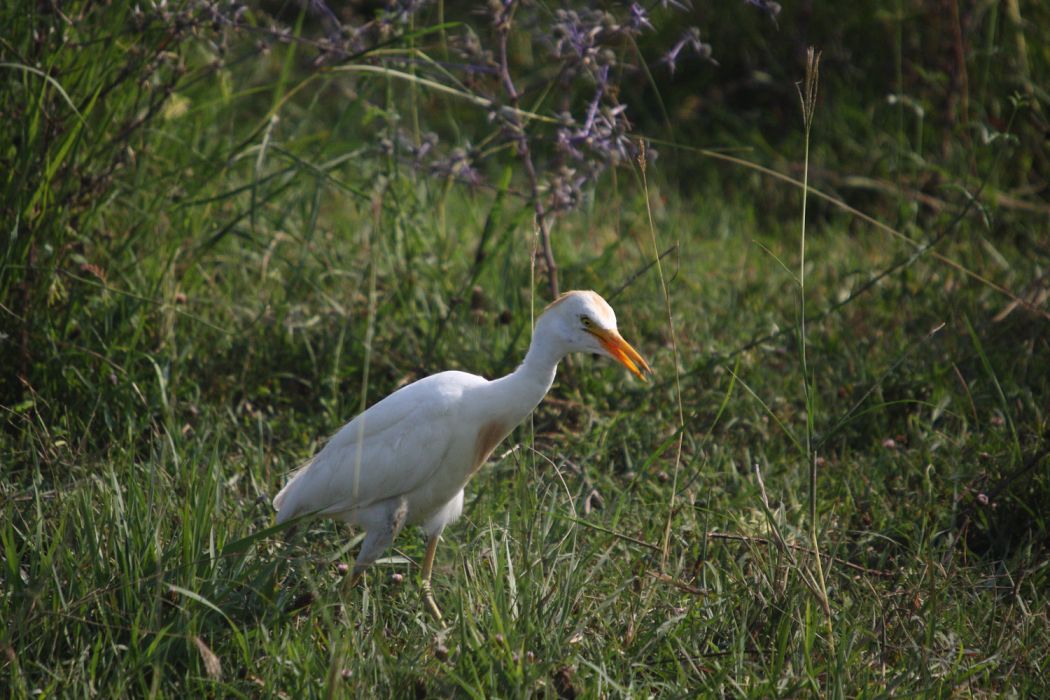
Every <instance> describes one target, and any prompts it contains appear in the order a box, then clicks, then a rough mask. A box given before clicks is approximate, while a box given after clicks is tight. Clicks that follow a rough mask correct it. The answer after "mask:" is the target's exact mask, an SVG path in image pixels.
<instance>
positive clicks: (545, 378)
mask: <svg viewBox="0 0 1050 700" xmlns="http://www.w3.org/2000/svg"><path fill="white" fill-rule="evenodd" d="M562 357H564V353H560V352H559V351H558V350H557V349H554V348H552V347H551V345H550V344H549V343H542V342H536V340H535V335H534V336H533V342H532V344H531V345H530V346H529V352H528V353H527V354H526V355H525V360H524V361H523V362H522V363H521V364H520V365H518V368H517V369H516V370H514V371H513V372H511V373H510V374H508V375H507V376H505V377H502V378H500V379H497V380H496V381H494V382H493V383H492V385H491V386H492V388H493V389H494V390H496V391H497V392H500V393H504V392H506V393H505V394H504V396H508V397H513V399H512V401H510V402H508V404H507V405H508V407H509V405H510V404H512V405H513V409H512V410H513V412H514V414H515V415H513V416H508V418H509V419H510V421H511V422H512V423H513V424H514V425H517V423H519V422H520V421H522V420H524V419H525V417H526V416H528V415H529V413H531V412H532V409H534V408H536V406H537V405H538V404H539V403H540V401H542V400H543V397H544V396H545V395H546V394H547V391H548V390H549V389H550V388H551V385H552V384H553V383H554V376H555V374H556V373H557V369H558V362H560V361H561V359H562Z"/></svg>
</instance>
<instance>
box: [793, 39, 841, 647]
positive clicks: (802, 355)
mask: <svg viewBox="0 0 1050 700" xmlns="http://www.w3.org/2000/svg"><path fill="white" fill-rule="evenodd" d="M819 80H820V53H819V52H818V51H816V50H815V49H813V48H812V47H810V48H809V50H808V51H807V52H806V76H805V79H804V80H803V82H802V85H801V86H799V97H800V98H801V101H802V125H803V134H804V141H803V150H804V158H803V167H802V223H801V236H800V237H799V271H798V287H799V361H800V363H801V369H802V389H803V394H804V396H805V402H806V443H805V446H806V463H807V467H808V470H809V538H810V546H811V547H812V548H813V551H814V552H815V553H816V555H815V556H814V558H813V560H814V564H815V565H816V569H817V575H816V588H817V595H818V597H819V598H820V604H821V606H822V607H823V608H824V624H825V628H826V632H827V637H828V646H829V647H830V649H831V651H832V654H834V651H835V639H834V636H833V631H832V628H831V603H830V601H829V600H828V588H827V583H826V580H825V577H824V566H823V564H822V563H821V558H820V541H819V538H818V536H817V530H818V527H817V455H816V454H815V453H814V452H813V432H814V431H813V426H814V418H813V413H814V409H815V408H816V402H815V399H814V396H813V387H812V378H811V376H810V371H809V363H808V360H807V357H806V218H807V217H806V214H807V212H806V205H807V203H808V193H809V143H810V133H811V131H812V128H813V113H814V111H815V109H816V106H817V86H818V84H819Z"/></svg>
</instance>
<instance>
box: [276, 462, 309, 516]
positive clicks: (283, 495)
mask: <svg viewBox="0 0 1050 700" xmlns="http://www.w3.org/2000/svg"><path fill="white" fill-rule="evenodd" d="M313 463H314V460H313V458H310V459H308V460H307V461H306V462H304V463H303V464H302V465H300V466H299V468H298V469H296V470H295V471H294V472H292V478H290V479H288V483H287V484H285V485H284V488H282V489H281V490H280V491H279V492H278V493H277V495H276V496H274V498H273V508H274V510H276V511H277V524H278V525H280V524H281V523H283V522H285V521H288V520H291V519H292V518H294V517H295V516H296V515H297V513H296V511H297V510H298V509H297V508H295V503H294V500H295V499H292V501H293V502H292V503H289V504H288V507H287V508H286V507H285V501H287V500H288V496H289V495H290V494H291V493H292V492H293V491H294V490H295V482H297V481H298V480H299V478H300V477H302V475H303V474H305V473H306V470H308V469H309V468H310V465H312V464H313Z"/></svg>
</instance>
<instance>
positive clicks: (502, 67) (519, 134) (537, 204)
mask: <svg viewBox="0 0 1050 700" xmlns="http://www.w3.org/2000/svg"><path fill="white" fill-rule="evenodd" d="M515 7H517V3H514V2H512V3H510V4H509V5H507V6H506V7H504V8H503V9H502V11H501V12H500V14H499V16H498V18H497V21H496V34H497V37H498V38H499V75H500V83H501V84H502V85H503V90H504V91H505V92H506V93H507V99H508V100H510V104H511V106H512V107H513V109H512V110H509V111H504V112H501V114H503V116H504V118H505V119H506V120H507V122H508V124H509V126H510V128H511V130H512V132H513V133H512V136H513V138H514V141H515V143H516V145H517V152H518V156H520V157H521V162H522V165H524V166H525V175H526V176H527V177H528V179H529V189H530V190H531V193H532V206H533V208H534V209H535V212H536V226H537V227H538V228H539V231H540V245H541V247H542V250H543V262H544V265H545V266H546V268H547V287H548V289H550V293H551V298H552V299H557V298H558V293H559V289H558V266H557V264H556V263H555V262H554V251H553V249H552V248H551V232H550V227H549V226H548V224H547V213H548V212H547V211H546V208H545V207H544V206H543V200H542V199H540V187H539V179H538V178H537V176H536V166H535V165H534V164H533V162H532V151H530V150H529V141H528V139H527V138H525V125H524V123H523V122H522V120H521V117H520V116H519V115H520V99H521V95H520V94H519V93H518V90H517V88H516V87H514V79H513V78H511V75H510V64H509V61H508V60H507V38H508V36H509V35H510V27H511V22H512V15H513V14H514V8H515Z"/></svg>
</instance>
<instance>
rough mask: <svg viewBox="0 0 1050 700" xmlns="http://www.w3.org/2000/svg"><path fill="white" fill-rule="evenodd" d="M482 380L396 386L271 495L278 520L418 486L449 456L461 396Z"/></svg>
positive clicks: (437, 379)
mask: <svg viewBox="0 0 1050 700" xmlns="http://www.w3.org/2000/svg"><path fill="white" fill-rule="evenodd" d="M484 382H485V380H484V379H482V378H481V377H477V376H474V375H471V374H466V373H463V372H442V373H441V374H436V375H432V376H430V377H426V378H425V379H421V380H419V381H418V382H415V383H413V384H409V385H408V386H405V387H402V388H401V389H399V390H397V391H395V392H394V393H393V394H391V395H390V396H387V397H386V398H385V399H383V400H382V401H380V402H379V403H377V404H375V405H374V406H372V407H371V408H369V409H368V410H367V411H365V412H364V413H362V414H360V415H358V416H357V417H356V418H354V419H353V420H352V421H350V422H349V423H347V424H346V425H345V426H343V427H342V429H341V430H339V432H337V433H336V434H335V435H334V436H332V439H331V440H329V442H328V444H327V445H325V446H324V448H323V449H322V450H321V451H320V452H318V453H317V454H316V455H315V456H314V457H313V459H311V460H310V461H309V462H308V463H307V464H306V465H305V466H304V467H303V468H302V469H300V470H299V471H298V472H297V473H296V474H295V475H294V476H293V477H292V479H291V481H289V482H288V484H286V485H285V487H284V488H283V489H282V490H281V492H280V493H279V494H277V497H276V498H275V499H274V506H275V507H276V508H277V509H278V511H279V513H278V518H277V519H278V522H284V521H286V520H289V519H291V518H294V517H296V516H298V515H303V514H306V513H316V514H319V515H325V514H334V513H341V512H345V511H350V510H354V509H357V508H363V507H366V506H368V505H371V504H372V503H376V502H378V501H383V500H386V499H388V498H393V497H395V496H398V495H401V494H405V493H409V492H411V491H413V490H414V489H416V488H418V487H419V486H420V485H422V484H423V483H425V482H426V481H427V479H429V478H430V477H431V476H432V475H433V474H434V473H435V472H436V471H437V469H438V468H439V467H440V466H441V464H442V462H443V461H444V458H445V456H446V454H447V453H448V450H449V448H450V446H451V444H452V440H453V438H454V436H455V434H456V433H455V428H456V425H457V423H458V418H459V412H460V398H461V396H462V393H463V390H464V389H466V388H468V387H470V386H472V385H476V384H478V383H484Z"/></svg>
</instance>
